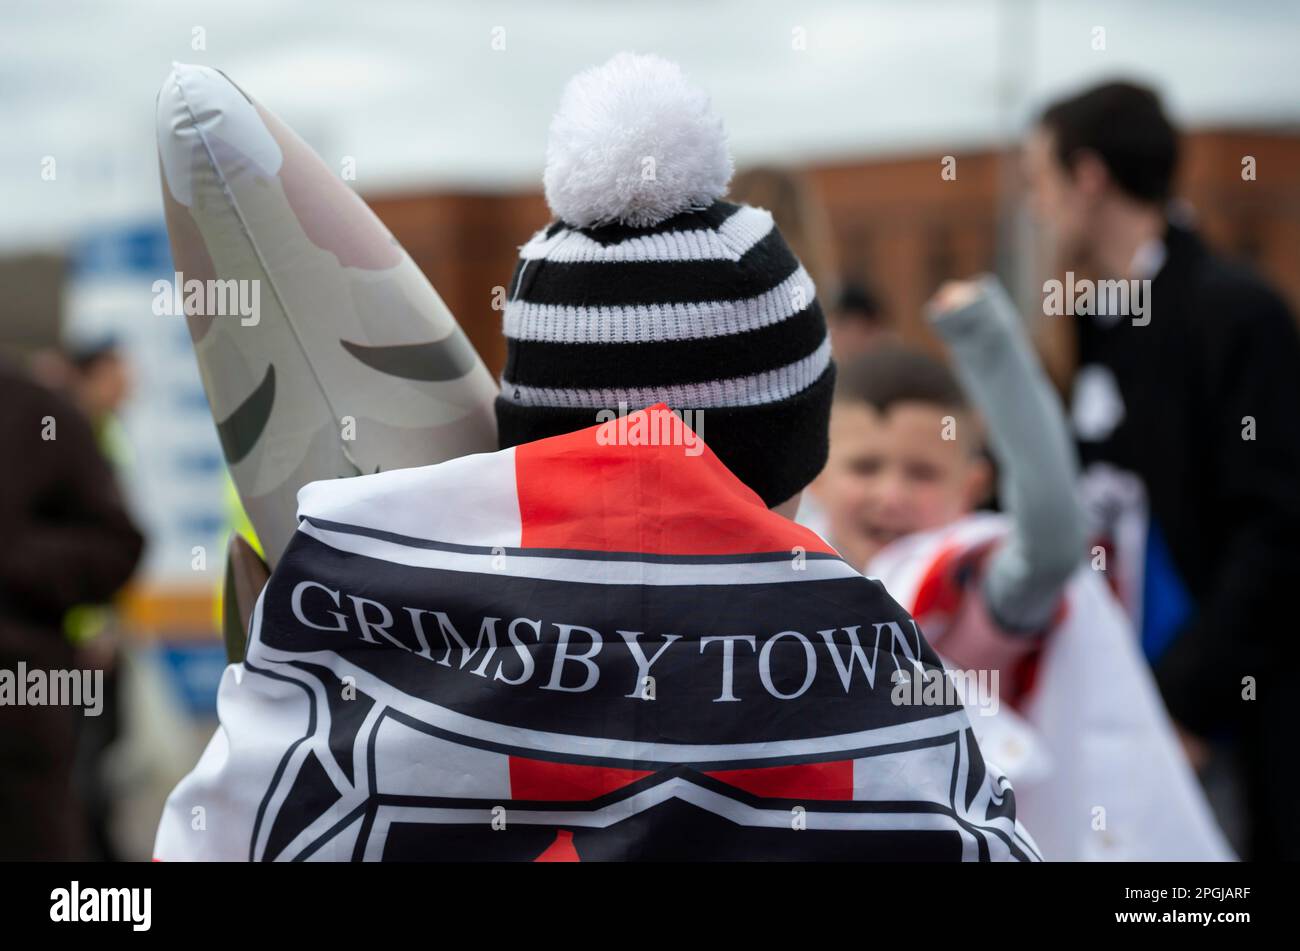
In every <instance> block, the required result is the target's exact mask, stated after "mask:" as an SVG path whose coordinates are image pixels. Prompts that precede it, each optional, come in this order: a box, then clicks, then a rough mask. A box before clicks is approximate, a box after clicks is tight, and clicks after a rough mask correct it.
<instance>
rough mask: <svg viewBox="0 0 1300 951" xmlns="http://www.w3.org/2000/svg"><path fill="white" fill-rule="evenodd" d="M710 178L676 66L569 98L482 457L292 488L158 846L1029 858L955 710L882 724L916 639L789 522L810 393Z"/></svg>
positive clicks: (778, 294) (809, 346)
mask: <svg viewBox="0 0 1300 951" xmlns="http://www.w3.org/2000/svg"><path fill="white" fill-rule="evenodd" d="M647 169H650V170H651V171H650V172H647V171H646V170H647ZM730 172H731V159H730V156H729V155H728V152H727V148H726V144H725V139H724V138H723V135H722V129H721V124H720V122H719V120H718V119H717V118H716V117H715V116H714V115H713V113H712V111H711V109H710V107H709V104H708V99H707V97H706V96H705V95H704V93H703V92H702V91H700V90H698V89H697V88H696V87H694V86H691V85H689V84H688V83H687V82H686V80H685V79H684V77H683V76H682V74H681V72H680V70H679V68H678V67H677V66H676V65H674V64H672V63H669V62H667V61H665V60H662V59H660V58H658V57H654V56H635V55H632V54H619V55H618V56H615V57H614V58H613V59H611V60H610V61H609V62H608V63H606V64H605V65H603V66H601V67H598V68H596V69H592V70H588V71H586V72H584V73H581V74H579V75H578V76H577V77H575V78H574V79H573V80H572V81H571V83H570V84H569V86H568V88H567V89H566V91H565V95H564V99H563V101H562V103H561V107H560V111H559V113H558V114H557V116H556V118H555V120H554V122H553V124H552V127H551V137H550V142H549V147H548V161H547V169H546V175H545V185H546V194H547V198H548V201H549V203H550V206H551V209H552V211H553V212H554V213H555V216H556V220H555V221H553V222H552V223H551V224H550V225H548V226H547V227H546V228H544V229H543V230H541V231H539V232H538V233H537V234H535V235H534V236H533V237H532V238H531V239H530V240H529V241H528V242H527V243H526V244H524V246H523V247H522V248H521V251H520V261H519V265H518V267H517V268H516V271H515V274H514V277H513V279H512V280H511V282H510V285H509V303H508V304H507V307H506V311H505V317H504V324H505V333H506V337H507V344H508V353H507V360H506V366H505V370H504V373H503V375H502V380H501V394H500V397H499V399H498V401H497V405H496V409H497V420H498V424H499V439H500V444H501V446H502V448H501V450H500V451H498V452H495V453H486V454H479V455H472V456H467V457H463V458H460V459H455V460H451V461H449V462H446V463H443V464H440V465H436V466H430V467H426V468H421V469H406V470H394V471H391V472H382V473H378V474H376V475H369V476H359V477H356V478H352V479H340V480H330V481H328V482H316V483H311V484H309V485H307V486H306V487H305V488H304V489H303V490H302V491H301V493H300V494H299V513H298V514H299V518H300V523H299V528H298V531H297V533H296V535H295V537H294V539H293V541H292V543H291V544H290V545H289V547H288V549H287V551H286V552H285V554H284V556H283V557H282V559H281V560H280V561H279V563H278V564H277V565H276V567H275V570H274V572H273V573H272V575H271V578H270V580H269V581H268V583H267V585H266V587H265V589H264V591H263V593H262V595H261V598H260V599H259V602H258V605H257V608H256V610H255V611H254V614H253V618H252V622H251V624H250V638H249V644H248V649H247V652H246V656H245V660H244V662H243V663H242V664H237V665H232V667H230V668H228V670H227V672H226V675H225V678H224V679H223V682H222V685H221V690H220V695H219V700H218V707H219V710H220V711H221V721H222V726H221V729H220V730H219V731H218V734H217V736H215V737H214V738H213V741H212V743H211V744H210V745H209V747H208V750H207V751H206V752H205V753H204V755H203V758H202V760H201V761H200V762H199V764H198V766H197V767H196V768H195V770H194V772H193V773H192V774H191V775H190V776H189V777H187V778H186V779H185V780H183V781H182V783H181V784H180V785H179V786H178V787H177V789H176V790H175V791H174V792H173V793H172V795H171V797H170V798H169V800H168V805H167V809H166V811H165V813H164V816H163V820H162V823H161V825H160V828H159V833H158V838H157V845H156V852H155V854H156V855H157V857H158V858H160V859H162V860H172V859H186V858H247V859H268V860H269V859H282V860H283V859H296V858H313V859H419V858H438V859H458V860H469V859H497V860H504V859H511V860H539V861H552V860H634V859H688V860H720V859H817V858H821V859H827V858H845V859H850V858H851V859H889V860H961V859H965V860H1034V859H1037V858H1038V857H1039V855H1038V851H1037V848H1036V846H1035V845H1034V843H1033V840H1032V839H1031V838H1030V837H1029V835H1028V833H1027V832H1026V831H1025V830H1024V829H1023V828H1022V827H1021V825H1020V824H1019V823H1018V822H1017V820H1016V818H1015V808H1016V805H1015V794H1014V792H1013V790H1012V789H1011V787H1010V784H1009V783H1008V782H1007V780H1006V777H1005V776H1004V775H1003V774H1002V773H1001V772H1000V771H999V770H998V769H997V768H996V766H994V765H993V764H991V763H987V762H986V761H985V760H984V758H983V756H982V755H981V753H980V749H979V743H978V741H977V740H976V738H975V735H974V732H973V730H972V729H971V726H970V723H969V720H968V719H967V717H966V713H965V711H964V709H963V708H962V706H961V704H960V702H959V701H957V700H955V699H953V698H952V697H951V696H939V697H937V698H934V699H933V700H932V701H931V700H928V698H927V700H922V701H920V702H916V703H912V702H909V701H908V698H904V700H903V702H900V701H899V699H898V695H897V693H896V691H895V690H894V686H895V684H896V680H897V678H899V677H900V676H901V677H902V678H904V679H905V678H908V677H910V676H912V675H914V674H915V675H918V676H919V675H921V674H923V673H924V672H927V671H930V672H933V671H936V670H938V669H939V661H938V657H937V656H936V655H935V654H934V652H933V651H932V650H931V648H930V647H929V645H928V644H927V643H926V641H925V639H924V637H923V636H922V635H921V632H920V630H919V628H918V627H917V626H916V625H915V624H914V623H912V621H911V618H909V617H908V616H907V614H906V612H904V611H903V610H902V609H901V608H899V606H898V605H897V604H896V603H895V602H894V601H893V600H892V599H891V598H890V597H889V595H888V594H887V593H886V591H885V590H884V588H883V587H881V586H880V585H879V584H878V583H876V582H872V581H869V580H867V579H866V578H863V577H862V576H861V575H860V574H859V573H858V572H857V571H855V570H854V569H853V568H852V567H851V566H849V565H847V564H845V563H844V561H843V560H842V559H841V558H839V556H838V555H837V554H836V553H835V551H834V550H833V549H832V548H830V546H829V545H827V544H826V543H825V542H824V541H823V540H822V539H820V538H819V537H818V536H817V535H816V534H815V533H813V532H810V531H808V530H807V529H804V528H802V527H801V526H799V525H797V524H795V522H793V521H792V520H791V519H790V518H789V517H788V514H792V513H793V510H794V508H795V506H797V504H798V500H799V497H800V494H801V492H802V489H803V487H804V486H805V485H806V484H807V483H808V482H809V481H811V480H812V478H813V477H814V476H815V475H816V473H817V471H818V470H819V469H820V468H821V467H822V464H823V463H824V461H825V458H826V452H827V448H826V447H827V421H828V416H829V412H830V404H831V395H832V391H833V386H834V374H835V370H834V366H833V364H832V363H831V360H830V353H829V343H828V341H827V337H826V328H825V321H824V319H823V317H822V314H821V309H820V305H819V304H818V302H817V298H816V294H815V289H814V287H813V285H812V281H811V280H810V278H809V276H808V274H807V272H806V271H805V270H804V268H803V267H802V266H801V264H800V263H799V261H798V259H797V258H796V257H795V256H794V254H792V253H791V251H790V250H789V248H788V247H787V245H786V244H785V242H784V240H783V239H782V237H781V234H780V232H779V230H777V228H776V227H775V225H774V223H773V221H772V217H771V215H770V214H768V213H767V212H766V211H763V210H762V209H759V208H754V207H750V206H747V205H737V204H732V203H730V202H727V201H725V200H723V195H724V194H725V189H726V185H727V181H728V178H729V176H730ZM669 404H671V406H672V407H674V408H675V409H677V410H679V411H680V413H681V415H680V416H679V415H678V414H677V413H675V412H673V411H672V410H670V409H669ZM345 698H346V699H345ZM199 807H203V808H204V809H205V812H204V828H203V829H199V828H196V827H195V819H194V815H195V814H194V809H195V808H199ZM218 828H219V829H220V830H221V833H220V834H219V835H214V834H213V832H214V830H216V829H218Z"/></svg>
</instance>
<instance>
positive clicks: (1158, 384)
mask: <svg viewBox="0 0 1300 951" xmlns="http://www.w3.org/2000/svg"><path fill="white" fill-rule="evenodd" d="M1178 154H1179V147H1178V137H1177V132H1176V130H1175V129H1174V127H1173V125H1172V124H1171V123H1170V121H1169V119H1168V118H1167V116H1166V115H1165V113H1164V110H1163V108H1162V106H1161V103H1160V100H1159V98H1158V97H1157V95H1156V94H1155V93H1154V92H1153V91H1151V90H1150V89H1147V88H1145V87H1142V86H1139V85H1135V84H1132V83H1126V82H1113V83H1106V84H1104V85H1101V86H1097V87H1095V88H1092V89H1088V90H1086V91H1084V92H1081V93H1079V94H1077V95H1074V96H1071V97H1068V98H1065V99H1062V100H1060V101H1058V102H1055V103H1053V104H1052V105H1050V106H1049V107H1048V108H1047V109H1046V110H1044V112H1043V113H1042V115H1041V116H1040V118H1039V120H1038V122H1037V124H1036V125H1035V126H1034V128H1033V129H1032V131H1031V133H1030V135H1029V136H1028V138H1027V140H1026V143H1025V147H1024V166H1025V170H1026V176H1027V183H1028V197H1029V201H1030V207H1031V210H1032V211H1033V212H1034V214H1035V216H1036V217H1037V218H1038V220H1039V221H1040V222H1041V223H1042V224H1043V225H1044V226H1045V227H1046V230H1047V232H1048V233H1049V235H1050V237H1051V239H1052V241H1053V243H1054V244H1055V245H1056V247H1057V248H1058V251H1059V256H1060V258H1061V260H1062V261H1063V262H1064V263H1065V265H1066V266H1067V267H1075V268H1079V269H1080V270H1081V271H1082V272H1084V273H1088V274H1090V275H1095V276H1099V277H1101V278H1104V279H1112V280H1118V281H1121V282H1126V284H1127V286H1128V287H1129V288H1131V291H1130V293H1129V294H1128V302H1129V307H1128V308H1127V309H1124V308H1123V307H1122V306H1121V307H1114V306H1110V307H1103V308H1097V307H1091V308H1089V307H1084V308H1082V309H1081V311H1080V312H1079V313H1077V314H1076V316H1075V317H1073V318H1065V319H1068V320H1069V323H1068V326H1067V327H1066V328H1065V329H1066V330H1067V332H1071V333H1072V335H1073V338H1074V339H1073V343H1074V346H1075V348H1076V349H1077V354H1078V360H1077V362H1078V367H1077V371H1076V372H1075V374H1074V379H1073V391H1072V405H1071V415H1072V418H1073V421H1074V428H1075V434H1076V436H1077V438H1078V445H1079V450H1080V454H1081V457H1082V461H1083V465H1084V493H1085V497H1086V498H1087V499H1088V504H1089V508H1090V510H1091V511H1092V512H1093V513H1095V516H1096V519H1095V521H1096V524H1095V526H1094V531H1095V533H1096V535H1097V538H1098V539H1099V540H1100V541H1101V542H1102V543H1103V544H1104V545H1105V546H1106V547H1107V549H1108V550H1111V551H1113V555H1114V558H1115V561H1116V562H1117V564H1116V566H1114V570H1115V571H1116V573H1117V575H1118V576H1119V577H1121V578H1126V579H1128V580H1127V584H1126V585H1123V586H1122V587H1121V593H1123V594H1124V596H1125V600H1126V602H1127V605H1128V607H1129V609H1130V612H1131V614H1132V615H1133V617H1134V620H1135V624H1136V625H1137V626H1138V628H1139V630H1140V633H1141V639H1142V645H1143V649H1144V651H1145V653H1146V655H1147V657H1148V658H1149V659H1150V661H1151V663H1152V665H1153V668H1154V671H1155V675H1156V679H1157V682H1158V683H1159V685H1160V691H1161V694H1162V695H1163V697H1164V700H1165V703H1166V704H1167V705H1168V707H1169V710H1170V712H1171V713H1172V715H1173V717H1174V719H1175V720H1176V721H1177V722H1178V724H1179V725H1180V727H1181V729H1182V731H1183V736H1184V740H1185V742H1186V744H1187V747H1188V749H1189V750H1190V751H1191V752H1192V754H1193V756H1194V757H1195V759H1196V760H1197V761H1198V762H1200V763H1204V762H1205V761H1206V759H1207V757H1208V754H1209V751H1210V747H1209V746H1208V745H1207V741H1209V740H1216V739H1217V740H1218V741H1220V746H1223V745H1229V746H1231V747H1235V748H1236V751H1237V753H1238V754H1239V756H1240V760H1241V763H1242V766H1243V771H1244V779H1245V788H1246V794H1247V796H1246V798H1247V802H1248V806H1249V812H1250V813H1251V819H1252V825H1253V829H1252V830H1251V832H1250V834H1249V842H1248V843H1247V849H1246V851H1247V853H1248V855H1250V856H1251V857H1257V858H1265V857H1278V858H1280V857H1284V856H1285V857H1290V858H1295V857H1298V856H1300V816H1298V815H1297V811H1296V809H1295V806H1294V789H1295V786H1296V784H1297V782H1300V773H1298V772H1297V771H1298V770H1300V766H1297V765H1296V763H1295V762H1294V760H1293V758H1289V757H1279V756H1278V755H1277V750H1278V749H1280V748H1282V747H1283V746H1285V745H1287V744H1289V743H1290V737H1292V736H1293V735H1294V731H1295V729H1296V728H1297V726H1300V719H1298V718H1300V713H1297V711H1296V709H1295V706H1294V704H1292V703H1290V702H1289V700H1288V699H1287V694H1288V693H1289V691H1288V689H1287V688H1286V686H1285V685H1284V684H1285V681H1284V680H1279V679H1277V678H1279V677H1284V676H1285V675H1284V674H1283V673H1282V672H1283V671H1285V670H1287V669H1288V667H1289V666H1290V664H1291V663H1292V662H1293V661H1294V660H1295V658H1296V656H1297V647H1296V639H1295V638H1293V637H1289V636H1287V634H1286V621H1285V618H1286V617H1287V616H1288V614H1289V612H1290V604H1289V601H1288V598H1289V591H1290V587H1291V585H1292V583H1293V582H1294V580H1295V579H1296V578H1297V577H1300V547H1297V545H1296V538H1297V535H1298V533H1300V489H1297V486H1300V416H1297V413H1296V407H1297V406H1300V334H1298V333H1297V327H1296V323H1295V320H1294V316H1293V315H1292V314H1291V313H1290V312H1289V311H1288V309H1287V307H1286V305H1285V304H1284V303H1283V301H1282V300H1281V298H1280V297H1279V296H1278V295H1277V293H1276V292H1275V291H1274V290H1273V289H1272V288H1270V287H1269V286H1268V285H1267V284H1266V283H1264V282H1263V281H1262V280H1261V279H1260V278H1259V277H1257V276H1256V275H1255V274H1253V273H1252V272H1250V271H1249V270H1248V269H1246V268H1245V267H1243V266H1240V265H1238V264H1236V263H1233V262H1230V261H1229V260H1227V259H1225V258H1224V257H1222V256H1220V255H1219V254H1218V253H1216V252H1215V251H1213V250H1211V249H1210V248H1209V247H1207V245H1206V244H1205V243H1204V242H1203V241H1202V240H1201V238H1200V237H1199V236H1198V235H1197V234H1196V232H1195V231H1194V230H1192V229H1191V228H1189V227H1187V226H1186V225H1185V224H1182V223H1179V222H1178V221H1175V220H1174V216H1173V215H1171V213H1170V210H1169V209H1170V204H1169V199H1170V196H1171V194H1172V192H1173V185H1174V174H1175V171H1176V169H1177V162H1178ZM1225 187H1233V188H1242V189H1249V188H1251V184H1250V183H1248V182H1244V181H1241V180H1239V178H1238V176H1236V175H1234V176H1233V179H1232V181H1231V183H1227V184H1226V185H1225ZM1099 297H1100V295H1099ZM1123 300H1124V299H1123V298H1122V297H1121V298H1120V303H1121V305H1122V303H1123ZM1089 310H1091V311H1093V312H1091V313H1089V312H1087V311H1089ZM1099 310H1101V311H1105V312H1096V311H1099Z"/></svg>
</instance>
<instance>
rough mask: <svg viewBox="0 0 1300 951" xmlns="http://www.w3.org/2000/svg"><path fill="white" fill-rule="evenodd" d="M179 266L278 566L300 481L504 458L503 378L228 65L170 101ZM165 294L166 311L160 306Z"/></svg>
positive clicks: (201, 72)
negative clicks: (476, 457)
mask: <svg viewBox="0 0 1300 951" xmlns="http://www.w3.org/2000/svg"><path fill="white" fill-rule="evenodd" d="M157 132H158V152H159V158H160V163H161V166H162V169H161V172H162V191H163V204H164V207H165V210H166V217H167V230H168V233H169V235H170V238H171V246H172V256H173V259H174V262H175V270H176V274H175V275H174V280H173V281H172V282H169V283H170V285H171V286H170V287H165V288H164V289H163V290H161V291H160V290H159V287H158V286H157V285H156V286H155V292H156V294H155V311H156V312H162V313H184V314H185V319H186V321H187V322H188V324H189V329H190V335H191V337H192V338H193V340H194V350H195V353H196V355H197V357H198V363H199V372H200V374H201V376H202V378H203V386H204V388H205V390H206V391H207V395H208V402H209V403H210V405H211V408H212V413H213V416H214V418H215V420H216V424H217V432H218V434H219V436H220V439H221V446H222V449H223V451H224V452H225V456H226V462H227V463H228V464H229V466H230V471H231V474H232V476H233V477H234V481H235V485H236V486H237V487H238V489H239V495H240V498H241V499H242V500H243V503H244V506H245V508H246V509H247V511H248V515H249V518H250V519H251V520H252V523H253V527H254V528H255V529H256V531H257V533H258V536H259V537H260V539H261V541H262V543H263V546H264V548H265V552H266V556H267V560H268V561H269V562H270V565H271V566H272V567H274V565H275V563H276V561H277V560H278V558H279V556H280V554H281V552H282V551H283V550H284V547H285V545H286V544H287V542H288V539H289V538H290V536H291V535H292V534H293V531H294V527H295V525H296V521H297V520H296V510H297V493H298V489H300V488H301V487H302V486H303V485H305V484H306V483H308V482H311V481H314V480H317V479H329V478H337V477H344V476H354V475H358V474H362V473H367V474H368V473H373V472H377V471H380V470H389V469H399V468H405V467H410V466H423V465H429V464H432V463H437V462H442V461H444V460H447V459H451V458H455V457H458V456H463V455H467V454H469V453H474V452H483V451H492V450H495V449H496V427H495V422H494V418H493V412H492V401H493V398H494V397H495V396H496V389H497V388H496V383H495V382H494V381H493V379H492V377H491V375H490V374H489V373H488V370H487V368H486V367H485V366H484V365H483V362H482V361H481V360H480V359H479V357H478V354H477V353H476V352H475V351H474V348H473V346H472V345H471V344H470V342H469V341H468V340H467V339H466V337H465V335H464V334H463V333H462V332H461V330H460V328H459V326H457V324H456V321H455V319H454V318H453V317H452V315H451V313H450V312H449V311H448V309H447V307H446V305H444V304H443V302H442V300H441V299H440V298H439V297H438V294H437V292H436V291H435V290H434V289H433V287H432V286H431V285H430V284H429V282H428V280H427V279H426V278H425V277H424V275H423V274H422V273H421V272H420V269H419V268H418V267H416V265H415V263H414V262H413V261H412V260H411V259H410V257H409V256H408V255H407V254H406V252H405V251H403V250H402V248H401V246H400V245H399V244H398V243H397V241H396V239H395V238H393V236H392V235H391V234H389V232H388V230H387V229H386V228H385V227H384V226H383V224H382V223H381V222H380V221H379V219H378V218H377V217H376V216H375V214H374V213H373V212H372V211H371V210H370V209H369V208H367V207H366V204H365V203H364V202H363V201H362V200H361V199H360V198H359V197H358V196H357V195H356V194H354V193H353V192H352V190H351V189H350V188H348V186H347V185H345V184H344V182H343V181H342V179H341V178H340V177H339V176H338V175H337V174H335V173H334V172H333V171H332V170H331V169H330V168H329V167H328V166H326V165H325V163H324V162H323V161H322V160H321V159H320V157H319V156H317V155H316V154H315V153H314V152H313V151H312V150H311V149H310V148H309V147H308V146H307V145H306V144H305V143H304V142H303V141H302V140H301V139H300V138H298V136H297V135H295V134H294V132H293V131H292V130H291V129H289V128H288V127H287V126H286V125H285V124H284V123H283V122H281V121H280V120H279V119H277V118H276V117H275V116H274V115H272V114H271V113H270V112H268V111H267V110H266V109H264V108H263V107H262V106H261V105H259V104H258V103H257V102H255V101H254V100H253V99H251V98H250V97H249V96H247V95H246V94H245V93H244V92H243V91H242V90H241V89H240V88H239V87H237V86H236V85H235V84H234V83H232V82H231V81H230V80H229V79H227V78H226V77H225V76H224V75H223V74H222V73H220V72H219V71H217V70H215V69H210V68H208V67H206V66H187V65H182V64H175V65H174V67H173V69H172V72H171V74H170V75H169V76H168V77H167V79H166V80H165V81H164V82H163V85H162V89H161V91H160V92H159V95H158V110H157ZM160 300H161V302H162V306H161V307H160V306H159V301H160Z"/></svg>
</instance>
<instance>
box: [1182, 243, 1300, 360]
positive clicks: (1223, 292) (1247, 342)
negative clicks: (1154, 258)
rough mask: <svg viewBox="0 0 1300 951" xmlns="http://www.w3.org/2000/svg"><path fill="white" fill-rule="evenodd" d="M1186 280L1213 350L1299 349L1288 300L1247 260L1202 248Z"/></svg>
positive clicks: (1297, 330) (1299, 337)
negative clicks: (1276, 347)
mask: <svg viewBox="0 0 1300 951" xmlns="http://www.w3.org/2000/svg"><path fill="white" fill-rule="evenodd" d="M1191 276H1192V280H1193V291H1194V293H1193V296H1192V302H1193V309H1194V311H1195V313H1196V315H1197V317H1198V318H1199V320H1198V321H1197V322H1198V323H1199V324H1200V325H1201V327H1202V328H1203V330H1204V332H1205V333H1206V335H1207V341H1208V342H1209V343H1210V344H1211V345H1212V346H1214V347H1215V348H1216V349H1228V350H1231V349H1235V348H1236V347H1239V346H1248V347H1255V346H1268V347H1272V346H1280V347H1282V348H1283V351H1284V352H1285V351H1289V350H1291V349H1294V348H1296V347H1297V346H1300V325H1298V324H1297V322H1296V319H1295V316H1294V315H1293V314H1292V311H1291V308H1290V306H1289V305H1288V304H1287V301H1286V300H1285V298H1283V296H1282V295H1281V294H1280V293H1279V292H1278V291H1277V290H1276V289H1275V288H1274V287H1273V286H1272V285H1271V284H1269V283H1268V281H1267V280H1265V279H1264V278H1263V277H1262V276H1261V275H1260V274H1259V273H1258V272H1257V271H1255V270H1254V268H1252V267H1251V266H1250V265H1249V264H1247V263H1246V262H1244V261H1240V260H1236V259H1234V258H1232V257H1230V256H1228V255H1226V254H1223V253H1222V252H1219V251H1216V250H1211V249H1208V248H1207V249H1206V250H1205V252H1204V254H1203V255H1202V256H1201V258H1200V260H1199V261H1198V262H1197V263H1196V265H1195V266H1194V267H1193V268H1192V269H1191Z"/></svg>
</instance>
